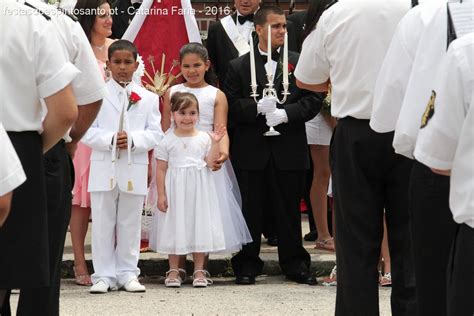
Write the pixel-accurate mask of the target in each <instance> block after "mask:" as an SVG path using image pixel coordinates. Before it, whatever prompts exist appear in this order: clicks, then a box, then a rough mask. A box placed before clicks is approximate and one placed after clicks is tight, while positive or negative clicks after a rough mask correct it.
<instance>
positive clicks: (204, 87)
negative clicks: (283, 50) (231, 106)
mask: <svg viewBox="0 0 474 316" xmlns="http://www.w3.org/2000/svg"><path fill="white" fill-rule="evenodd" d="M180 61H181V71H182V73H183V77H184V78H185V79H186V82H185V83H183V84H178V85H175V86H173V87H171V88H170V89H168V91H167V92H166V94H165V96H164V102H163V114H162V115H163V116H162V121H161V124H162V128H163V130H164V131H166V130H167V129H168V128H170V129H173V126H171V119H170V116H171V111H170V98H171V97H172V96H173V95H174V94H175V93H176V92H178V91H180V92H189V93H192V94H193V95H195V96H196V98H197V99H198V101H199V112H200V114H199V122H198V124H197V126H196V128H197V129H199V130H201V131H206V132H207V131H212V130H213V128H214V127H215V126H218V125H224V126H226V125H227V110H228V109H227V98H226V97H225V94H224V93H223V92H222V91H221V90H219V89H217V88H215V87H213V86H211V85H209V84H208V83H207V81H206V78H205V76H206V73H207V71H208V70H209V67H210V61H209V58H208V53H207V50H206V48H205V47H204V46H203V45H201V44H199V43H189V44H186V45H184V46H183V47H182V48H181V50H180ZM228 157H229V137H228V136H227V134H226V135H225V136H224V138H223V139H222V141H221V142H220V150H219V157H218V158H217V159H216V160H215V161H213V162H212V169H213V170H214V172H213V173H212V175H213V177H214V181H215V183H216V186H217V187H218V188H219V195H218V200H219V205H220V213H221V217H222V221H223V224H224V227H225V230H224V238H225V249H223V250H222V251H220V252H228V253H232V252H237V251H239V250H240V249H241V248H242V245H244V244H247V243H250V242H251V241H252V238H251V236H250V232H249V230H248V228H247V224H246V223H245V219H244V217H243V215H242V208H241V204H242V202H241V197H240V190H239V187H238V185H237V180H236V178H235V174H234V171H233V169H232V165H231V164H230V161H228ZM152 235H153V232H152ZM153 239H154V238H153ZM150 246H151V248H152V249H154V244H153V241H152V242H151V243H150ZM183 259H184V258H183ZM180 267H181V268H183V267H184V260H182V261H181V264H180ZM181 271H182V272H184V270H182V269H181ZM181 277H182V278H184V274H182V275H181Z"/></svg>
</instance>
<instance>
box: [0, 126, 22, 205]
mask: <svg viewBox="0 0 474 316" xmlns="http://www.w3.org/2000/svg"><path fill="white" fill-rule="evenodd" d="M25 180H26V175H25V172H24V171H23V167H22V166H21V162H20V159H19V158H18V155H17V154H16V151H15V149H14V148H13V145H12V143H11V142H10V138H9V137H8V135H7V133H6V132H5V129H4V128H3V124H2V123H1V122H0V196H3V195H5V194H6V193H8V192H10V191H13V189H15V188H16V187H18V186H19V185H20V184H22V183H23V182H25Z"/></svg>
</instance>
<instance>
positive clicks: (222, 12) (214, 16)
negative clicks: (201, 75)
mask: <svg viewBox="0 0 474 316" xmlns="http://www.w3.org/2000/svg"><path fill="white" fill-rule="evenodd" d="M308 2H309V0H296V1H295V6H294V10H293V12H296V11H299V10H306V8H307V7H308ZM191 3H192V6H193V8H194V10H195V16H196V20H197V23H198V27H199V30H200V31H201V34H202V35H203V38H206V37H207V29H208V27H209V24H210V23H211V22H214V21H217V20H218V19H220V18H222V17H224V16H226V15H228V14H231V13H232V12H233V11H234V1H211V0H199V1H197V0H191ZM263 3H264V4H276V2H275V1H263ZM289 5H290V1H288V0H285V1H284V0H281V1H279V6H280V8H282V9H283V10H284V11H285V13H286V14H288V12H289Z"/></svg>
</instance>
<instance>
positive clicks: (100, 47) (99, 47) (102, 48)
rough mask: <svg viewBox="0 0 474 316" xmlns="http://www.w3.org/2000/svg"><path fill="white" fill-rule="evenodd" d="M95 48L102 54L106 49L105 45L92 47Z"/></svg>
mask: <svg viewBox="0 0 474 316" xmlns="http://www.w3.org/2000/svg"><path fill="white" fill-rule="evenodd" d="M92 47H93V48H97V49H98V50H99V51H100V52H102V51H103V50H104V48H105V44H104V45H102V46H96V45H92Z"/></svg>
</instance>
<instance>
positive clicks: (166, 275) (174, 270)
mask: <svg viewBox="0 0 474 316" xmlns="http://www.w3.org/2000/svg"><path fill="white" fill-rule="evenodd" d="M171 272H176V273H177V274H178V278H180V279H181V276H180V275H179V270H178V269H169V270H168V271H166V274H165V277H166V278H168V275H169V274H170V273H171Z"/></svg>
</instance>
